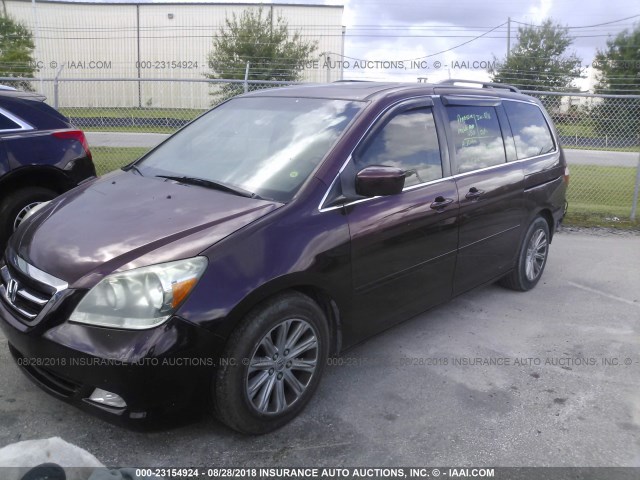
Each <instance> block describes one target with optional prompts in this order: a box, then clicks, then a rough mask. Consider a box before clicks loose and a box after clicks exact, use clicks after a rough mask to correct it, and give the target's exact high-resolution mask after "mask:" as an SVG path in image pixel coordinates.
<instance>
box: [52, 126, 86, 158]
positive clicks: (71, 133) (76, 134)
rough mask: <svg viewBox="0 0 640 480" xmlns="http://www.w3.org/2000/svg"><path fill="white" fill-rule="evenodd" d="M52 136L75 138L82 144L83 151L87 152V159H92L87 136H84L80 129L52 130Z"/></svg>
mask: <svg viewBox="0 0 640 480" xmlns="http://www.w3.org/2000/svg"><path fill="white" fill-rule="evenodd" d="M53 136H54V137H56V138H62V139H67V140H68V139H70V140H77V141H78V142H80V144H81V145H82V148H84V152H85V153H86V154H87V157H89V159H93V158H92V156H91V150H89V143H88V142H87V137H85V135H84V132H83V131H82V130H60V131H59V132H53Z"/></svg>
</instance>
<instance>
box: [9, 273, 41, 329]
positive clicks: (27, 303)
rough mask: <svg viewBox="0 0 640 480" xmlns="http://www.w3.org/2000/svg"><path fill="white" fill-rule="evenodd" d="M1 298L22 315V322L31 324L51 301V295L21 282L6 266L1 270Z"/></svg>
mask: <svg viewBox="0 0 640 480" xmlns="http://www.w3.org/2000/svg"><path fill="white" fill-rule="evenodd" d="M0 298H1V299H2V301H3V302H4V303H5V304H6V305H8V306H9V307H10V308H11V309H12V310H14V311H15V312H16V313H17V314H18V315H20V317H21V320H23V321H26V322H27V323H30V322H33V321H35V320H36V318H37V316H38V314H39V313H40V312H41V311H42V309H43V308H44V307H45V305H46V304H47V303H48V302H49V300H51V295H50V294H47V293H44V292H41V291H39V290H36V289H35V288H32V287H30V286H27V285H25V284H24V283H22V282H20V280H19V279H18V278H16V277H15V276H14V275H12V274H11V272H10V271H9V268H8V267H7V266H6V265H4V266H3V267H2V268H0Z"/></svg>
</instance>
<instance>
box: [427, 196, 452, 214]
mask: <svg viewBox="0 0 640 480" xmlns="http://www.w3.org/2000/svg"><path fill="white" fill-rule="evenodd" d="M451 203H453V199H452V198H444V197H443V196H438V197H436V198H435V200H434V201H433V203H432V204H431V208H432V209H434V210H436V211H438V212H441V211H442V210H444V208H445V207H446V206H447V205H449V204H451Z"/></svg>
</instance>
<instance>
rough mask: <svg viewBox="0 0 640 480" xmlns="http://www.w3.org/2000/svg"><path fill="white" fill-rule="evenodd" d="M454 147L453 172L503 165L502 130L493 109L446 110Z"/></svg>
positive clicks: (461, 107) (472, 107)
mask: <svg viewBox="0 0 640 480" xmlns="http://www.w3.org/2000/svg"><path fill="white" fill-rule="evenodd" d="M447 115H448V116H449V126H450V128H451V133H452V134H453V139H454V143H455V148H456V173H464V172H470V171H473V170H478V169H480V168H486V167H491V166H493V165H499V164H501V163H505V162H506V157H505V152H504V141H503V140H502V131H501V130H500V123H499V122H498V115H497V113H496V109H495V108H494V107H475V106H451V107H447Z"/></svg>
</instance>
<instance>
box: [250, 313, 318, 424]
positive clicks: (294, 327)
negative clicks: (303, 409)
mask: <svg viewBox="0 0 640 480" xmlns="http://www.w3.org/2000/svg"><path fill="white" fill-rule="evenodd" d="M318 352H319V350H318V334H317V332H316V331H315V329H314V328H313V327H312V326H311V324H310V323H308V322H307V321H305V320H301V319H289V320H285V321H283V322H281V323H279V324H278V325H276V326H275V327H273V328H272V329H271V330H270V331H269V333H267V334H266V335H265V336H264V337H263V338H262V340H261V341H260V342H259V343H258V346H257V347H256V348H255V350H254V352H253V355H252V356H251V359H250V361H249V367H248V370H247V378H246V382H245V385H246V389H245V393H246V396H247V398H248V399H249V403H250V405H251V406H252V407H253V408H254V409H255V410H256V411H257V412H258V413H260V414H263V415H264V414H267V415H278V414H281V413H283V412H284V411H286V410H287V409H288V408H290V407H291V406H292V405H293V404H294V403H296V402H297V401H298V400H299V399H300V397H301V396H302V395H303V394H304V392H305V391H306V389H307V387H308V385H309V383H310V382H311V379H312V377H313V375H314V374H315V372H316V369H317V366H318Z"/></svg>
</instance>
